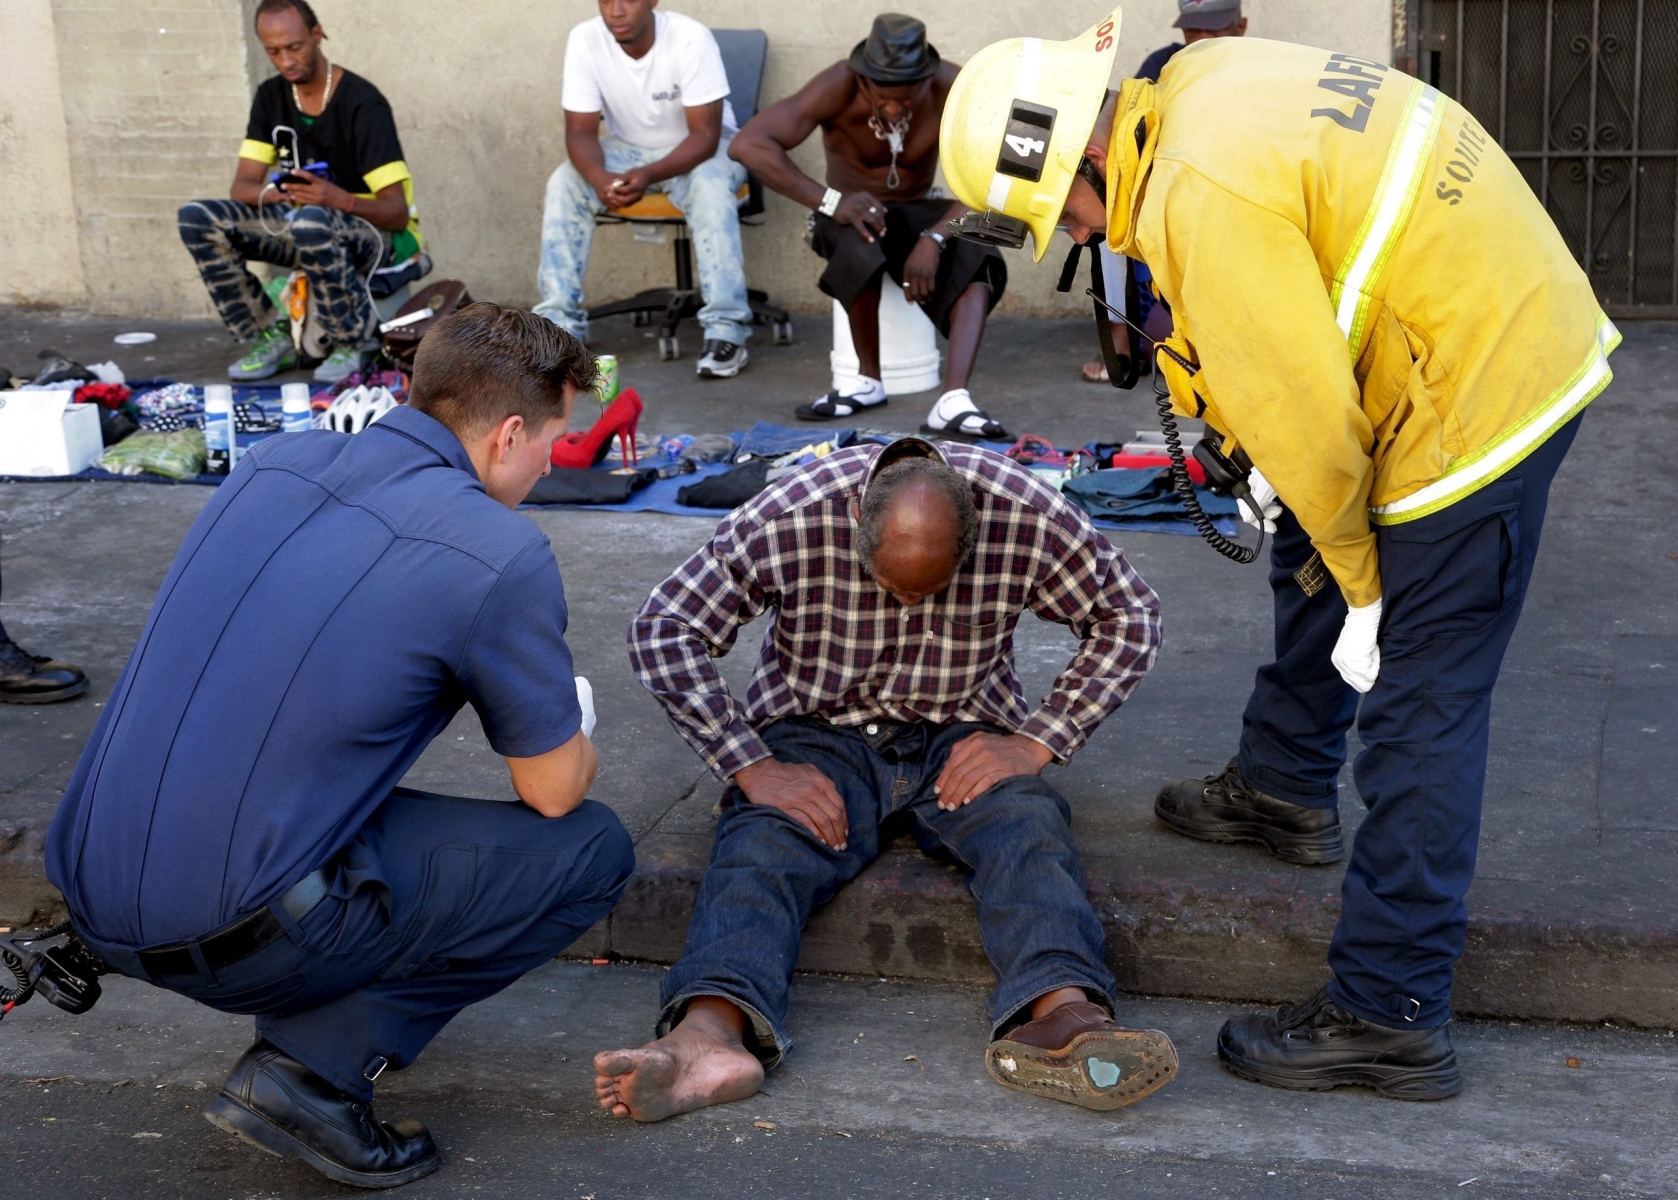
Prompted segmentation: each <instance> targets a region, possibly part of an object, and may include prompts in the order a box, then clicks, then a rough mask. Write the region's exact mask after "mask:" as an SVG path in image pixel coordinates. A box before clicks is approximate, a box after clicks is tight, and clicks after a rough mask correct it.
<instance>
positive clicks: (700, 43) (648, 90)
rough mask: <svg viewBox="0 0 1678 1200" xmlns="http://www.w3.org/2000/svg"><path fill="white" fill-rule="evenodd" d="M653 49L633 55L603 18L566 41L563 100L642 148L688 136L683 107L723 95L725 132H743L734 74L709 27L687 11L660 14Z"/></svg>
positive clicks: (658, 146) (726, 134) (660, 147)
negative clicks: (600, 116) (733, 96)
mask: <svg viewBox="0 0 1678 1200" xmlns="http://www.w3.org/2000/svg"><path fill="white" fill-rule="evenodd" d="M653 21H654V26H653V48H652V49H651V50H649V51H647V53H646V54H645V55H644V56H643V57H641V58H631V57H629V55H627V54H625V53H624V52H623V47H621V46H619V45H618V43H617V42H616V41H615V40H614V39H613V37H612V34H611V31H610V30H608V29H607V28H606V22H605V21H604V20H602V19H601V18H599V17H595V18H594V19H593V20H590V21H584V22H583V23H582V24H581V25H579V26H577V27H576V28H575V29H573V30H572V31H571V36H570V37H569V38H568V39H566V42H565V81H564V84H563V86H562V88H561V91H560V103H561V104H562V105H563V106H564V107H565V110H566V111H567V112H577V113H591V112H604V113H605V114H606V126H607V128H608V129H610V130H611V131H612V133H613V134H615V135H616V136H618V137H619V138H622V139H623V140H624V141H626V142H628V143H629V144H630V145H632V146H639V147H641V148H642V149H643V150H669V149H672V148H673V147H674V146H675V145H676V144H677V143H678V142H680V141H681V140H682V139H683V138H685V137H687V135H688V123H687V115H686V114H685V113H683V111H682V110H683V109H684V108H698V107H699V106H700V105H703V104H710V103H711V102H712V101H715V100H721V101H722V102H723V105H722V132H723V136H724V137H729V136H731V135H732V134H734V133H735V132H736V130H737V128H738V127H737V126H736V125H735V124H734V110H733V108H732V107H731V106H730V105H729V103H728V75H727V74H726V73H725V72H724V71H723V67H722V52H721V51H720V50H718V49H717V39H716V38H714V37H712V36H711V31H710V30H709V29H707V28H705V26H703V25H701V24H700V23H699V22H698V21H695V20H694V19H693V18H692V17H685V16H683V15H682V14H681V13H667V12H663V11H654V13H653Z"/></svg>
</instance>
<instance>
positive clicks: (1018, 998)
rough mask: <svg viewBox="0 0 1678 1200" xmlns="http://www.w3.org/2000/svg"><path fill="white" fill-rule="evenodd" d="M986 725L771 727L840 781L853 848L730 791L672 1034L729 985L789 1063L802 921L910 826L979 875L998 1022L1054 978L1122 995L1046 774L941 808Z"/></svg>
mask: <svg viewBox="0 0 1678 1200" xmlns="http://www.w3.org/2000/svg"><path fill="white" fill-rule="evenodd" d="M980 732H986V733H1001V732H1003V731H1002V730H999V729H995V728H992V727H990V726H986V725H977V724H953V725H934V724H931V723H929V722H917V723H913V724H896V723H893V722H889V721H876V722H873V723H872V724H868V725H861V726H839V725H830V724H828V723H827V722H826V721H822V720H819V719H816V718H813V717H788V718H786V719H784V720H781V721H777V722H775V724H773V725H771V726H769V727H768V728H767V729H765V730H764V732H763V740H764V741H765V742H766V743H768V745H769V749H770V750H771V751H773V752H774V755H775V757H776V758H777V759H779V760H780V761H781V762H789V763H808V764H809V765H811V766H814V767H817V768H818V769H820V771H821V773H822V774H823V775H826V776H827V777H828V779H830V780H832V781H833V786H834V787H835V788H836V789H837V790H838V792H839V795H840V796H841V797H842V798H843V799H844V801H845V815H846V818H847V819H848V820H849V822H850V832H849V833H848V834H847V835H846V838H845V849H844V850H830V849H829V848H828V847H827V846H825V845H823V844H822V843H821V842H819V841H817V840H816V837H815V835H814V834H812V833H811V832H810V831H809V830H808V829H806V828H804V826H802V825H800V824H799V823H798V822H797V821H795V820H793V819H792V818H791V817H789V816H787V814H785V813H784V812H782V811H781V810H780V809H778V808H770V807H767V806H763V805H757V804H753V803H751V802H750V801H749V800H747V799H746V798H745V795H744V794H743V793H742V792H741V791H740V790H739V789H738V788H733V787H731V788H729V789H728V791H727V792H726V793H725V794H724V796H723V805H722V818H721V820H719V821H718V822H717V834H716V843H715V845H714V846H713V848H712V850H711V865H710V867H709V868H708V869H707V870H706V872H705V878H704V879H703V880H701V881H700V884H699V898H698V900H697V902H696V903H695V905H694V911H693V918H692V920H691V921H690V922H689V923H688V932H687V944H686V946H685V947H684V948H683V950H682V957H681V961H680V962H678V963H677V964H676V965H675V966H673V967H671V968H670V970H669V971H668V972H667V973H666V974H665V976H664V983H663V985H662V988H661V992H662V995H661V1000H662V1012H661V1014H660V1018H659V1033H661V1034H663V1033H665V1032H668V1031H669V1029H670V1027H671V1026H672V1025H673V1024H674V1023H675V1022H676V1021H678V1020H680V1019H681V1016H682V1014H683V1012H684V1011H685V1010H686V1008H687V1004H688V1001H690V1000H692V999H694V998H695V997H697V996H721V997H724V998H726V999H728V1000H731V1001H733V1002H734V1003H735V1004H737V1005H739V1006H740V1008H741V1009H742V1010H743V1011H744V1012H745V1013H746V1015H747V1017H748V1019H749V1021H750V1022H751V1027H752V1032H753V1035H754V1038H755V1045H754V1046H753V1049H754V1050H755V1051H756V1053H757V1054H758V1056H759V1057H760V1058H762V1059H763V1060H764V1062H765V1063H766V1064H767V1065H769V1066H771V1067H772V1066H774V1065H775V1064H776V1063H778V1062H779V1061H780V1060H781V1057H782V1056H783V1055H784V1054H785V1053H786V1051H787V1050H788V1049H789V1048H790V1047H791V1045H792V1040H791V1038H789V1037H788V1036H787V1032H786V1024H785V1021H786V1015H787V1000H788V989H789V985H790V984H791V983H792V971H793V965H794V964H795V963H796V962H797V961H798V950H799V944H800V942H801V939H802V936H803V931H804V923H805V922H806V921H808V920H809V919H810V914H811V912H813V911H814V910H815V908H816V906H817V905H820V904H825V903H826V902H827V901H829V900H831V899H832V898H833V897H834V896H835V895H836V894H837V893H838V891H839V889H840V888H842V887H843V886H844V885H845V884H847V883H849V882H850V881H851V880H853V879H855V878H856V877H857V875H858V874H860V873H861V871H862V869H863V868H864V867H866V866H867V865H868V864H869V863H871V862H873V861H874V860H875V859H876V858H878V857H879V854H880V850H881V849H882V847H883V846H884V845H885V844H886V843H887V842H889V841H890V840H891V838H892V836H893V835H894V834H895V833H896V832H898V831H899V830H901V829H903V828H907V829H908V830H909V831H911V832H912V833H913V834H914V838H915V841H916V843H917V844H918V845H919V846H920V847H921V849H922V850H924V851H926V852H927V853H929V854H932V855H935V856H936V857H939V858H943V859H945V860H951V861H954V862H955V863H956V864H957V865H958V866H960V867H961V868H962V869H963V870H964V871H965V872H966V875H967V886H968V889H969V891H971V892H972V894H973V898H974V899H975V900H977V901H978V905H979V937H980V940H981V941H983V943H984V946H985V953H986V954H987V955H989V957H990V961H991V965H992V966H993V967H995V968H996V976H997V987H996V990H995V991H994V992H992V993H991V995H990V998H989V1000H987V1002H986V1005H985V1007H986V1014H987V1015H988V1016H989V1017H990V1020H991V1024H992V1026H993V1028H996V1029H1000V1028H1004V1027H1006V1026H1007V1025H1008V1024H1009V1023H1010V1022H1011V1021H1013V1020H1016V1019H1017V1018H1018V1016H1019V1015H1020V1014H1021V1013H1022V1011H1023V1010H1024V1009H1025V1008H1026V1006H1027V1005H1029V1004H1030V1003H1031V1002H1032V1001H1033V1000H1035V999H1037V997H1039V996H1042V995H1045V994H1046V993H1048V992H1052V991H1054V990H1055V989H1056V988H1062V987H1081V988H1083V989H1084V990H1085V991H1086V992H1088V993H1091V995H1092V996H1099V997H1101V998H1102V1000H1103V1002H1104V1003H1106V1004H1107V1005H1108V1006H1109V1007H1111V1005H1112V999H1113V974H1112V972H1111V971H1109V970H1108V969H1107V962H1106V952H1105V950H1106V942H1105V934H1104V933H1103V932H1102V928H1101V921H1100V920H1099V919H1098V918H1097V917H1096V915H1095V910H1094V909H1093V908H1092V907H1091V906H1090V900H1089V894H1088V893H1087V892H1086V891H1085V889H1084V872H1083V867H1082V865H1081V863H1080V862H1079V860H1078V849H1077V846H1076V845H1075V844H1074V843H1073V840H1072V813H1071V810H1070V809H1069V808H1068V807H1067V805H1066V800H1065V799H1064V798H1063V797H1062V796H1061V794H1060V793H1059V792H1057V791H1055V789H1054V788H1053V787H1051V786H1049V784H1048V783H1047V782H1046V781H1045V780H1043V779H1040V778H1038V777H1037V776H1036V775H1016V776H1014V777H1013V778H1011V779H1004V780H1003V781H1002V782H1001V783H998V784H997V785H996V786H995V787H992V788H990V789H989V790H988V791H985V792H983V793H981V794H980V795H979V796H977V797H976V798H975V799H974V800H973V801H972V802H971V803H970V804H967V805H965V806H963V807H961V808H958V809H956V810H955V811H954V812H945V811H944V810H942V809H940V808H939V807H938V803H937V801H938V798H937V796H936V795H935V794H934V793H933V790H932V788H933V784H934V783H936V782H937V779H938V775H939V773H940V772H941V771H942V770H943V769H944V763H945V761H946V760H947V759H948V758H949V755H950V751H951V750H952V749H953V748H954V747H955V744H956V743H957V742H959V741H961V739H963V738H965V737H968V736H970V735H972V734H974V733H980Z"/></svg>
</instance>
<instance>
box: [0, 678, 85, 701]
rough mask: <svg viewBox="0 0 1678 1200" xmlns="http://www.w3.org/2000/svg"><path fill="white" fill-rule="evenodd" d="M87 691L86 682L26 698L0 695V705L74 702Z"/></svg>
mask: <svg viewBox="0 0 1678 1200" xmlns="http://www.w3.org/2000/svg"><path fill="white" fill-rule="evenodd" d="M85 691H87V680H85V679H84V680H82V681H81V682H80V683H72V684H71V685H70V686H69V687H61V688H59V689H58V690H57V691H56V692H37V693H35V694H34V695H28V696H5V695H0V704H56V703H58V702H59V701H60V700H74V699H75V698H76V697H77V696H79V695H81V694H82V693H83V692H85Z"/></svg>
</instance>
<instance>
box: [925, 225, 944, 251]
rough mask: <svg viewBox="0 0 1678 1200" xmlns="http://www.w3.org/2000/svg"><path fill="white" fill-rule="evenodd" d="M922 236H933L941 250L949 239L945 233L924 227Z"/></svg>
mask: <svg viewBox="0 0 1678 1200" xmlns="http://www.w3.org/2000/svg"><path fill="white" fill-rule="evenodd" d="M921 236H922V237H924V238H931V239H932V240H933V241H934V242H936V243H938V248H939V249H940V250H942V249H943V248H944V243H945V242H946V241H947V240H948V239H947V238H945V236H944V235H943V234H941V233H939V232H938V231H937V230H935V229H923V230H921Z"/></svg>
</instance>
